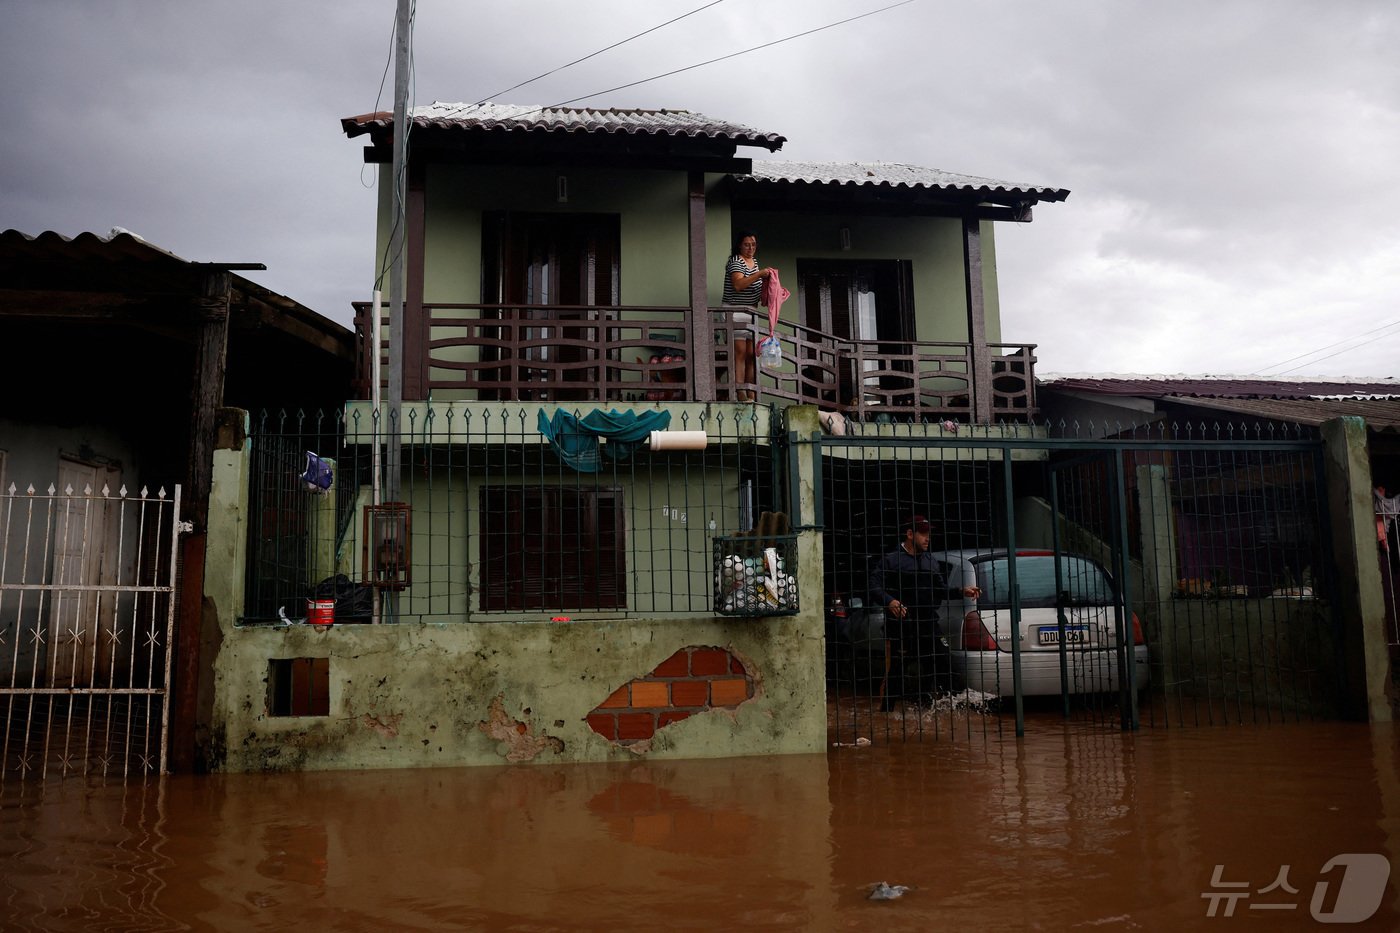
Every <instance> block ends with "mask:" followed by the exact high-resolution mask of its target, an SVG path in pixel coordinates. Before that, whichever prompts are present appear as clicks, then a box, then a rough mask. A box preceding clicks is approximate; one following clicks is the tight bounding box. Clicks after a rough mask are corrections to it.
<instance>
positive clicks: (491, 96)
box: [472, 0, 724, 107]
mask: <svg viewBox="0 0 1400 933" xmlns="http://www.w3.org/2000/svg"><path fill="white" fill-rule="evenodd" d="M723 2H724V0H711V2H710V3H707V4H705V5H704V6H702V7H697V8H695V9H693V10H691V11H690V12H689V13H682V14H681V15H680V16H677V17H675V18H674V19H668V20H666V22H664V23H660V24H658V25H656V26H653V27H651V28H650V29H647V30H644V31H642V32H639V33H637V34H636V35H635V36H628V37H627V38H626V39H623V40H621V41H619V42H614V43H613V44H612V45H609V46H606V47H604V48H601V49H599V50H598V51H596V52H589V53H588V54H587V55H585V56H583V57H582V58H576V59H574V60H573V61H571V62H569V63H568V64H567V65H560V66H559V67H558V68H554V69H551V70H550V71H546V72H544V73H543V74H537V75H535V76H534V77H533V78H530V79H529V80H528V81H521V82H520V83H519V84H516V85H513V86H511V87H508V88H506V89H505V90H504V91H497V92H496V93H494V94H489V95H487V96H486V97H483V98H482V99H481V100H479V101H477V102H476V103H475V104H473V105H472V106H473V107H480V106H481V105H482V104H484V103H486V102H487V101H490V100H494V99H495V98H497V97H500V96H501V95H502V94H509V93H510V92H511V91H515V90H519V89H520V88H522V87H524V86H525V85H527V84H534V83H535V82H536V81H538V80H540V79H541V78H547V77H549V76H550V75H552V74H556V73H557V72H560V71H563V70H564V69H565V68H572V67H573V66H574V65H577V64H579V63H580V62H586V61H588V60H589V59H590V58H594V57H596V56H598V55H602V54H603V53H604V52H610V51H612V50H613V49H615V48H617V47H618V46H620V45H626V44H627V43H628V42H631V41H632V40H633V39H640V38H641V37H642V36H645V35H648V34H650V33H653V32H656V30H658V29H661V28H664V27H666V26H669V25H671V24H672V23H678V22H680V21H681V20H683V19H685V18H686V17H687V16H694V15H695V14H696V13H700V12H703V11H705V10H708V9H709V8H710V7H712V6H718V5H719V4H721V3H723Z"/></svg>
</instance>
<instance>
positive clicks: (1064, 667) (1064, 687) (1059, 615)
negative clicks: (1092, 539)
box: [1050, 474, 1069, 719]
mask: <svg viewBox="0 0 1400 933" xmlns="http://www.w3.org/2000/svg"><path fill="white" fill-rule="evenodd" d="M1050 549H1051V550H1052V551H1054V552H1055V624H1056V625H1057V627H1058V628H1059V630H1060V650H1059V655H1060V708H1061V712H1062V713H1063V714H1064V717H1065V718H1066V719H1068V718H1069V645H1068V644H1066V641H1065V628H1066V625H1067V624H1068V622H1069V620H1068V619H1066V618H1065V608H1066V606H1065V599H1066V597H1067V596H1068V595H1069V591H1068V590H1067V589H1066V588H1065V586H1064V576H1063V573H1062V570H1063V568H1062V566H1061V564H1060V487H1059V484H1058V483H1056V482H1055V480H1054V476H1053V474H1052V476H1051V479H1050Z"/></svg>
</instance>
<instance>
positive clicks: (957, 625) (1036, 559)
mask: <svg viewBox="0 0 1400 933" xmlns="http://www.w3.org/2000/svg"><path fill="white" fill-rule="evenodd" d="M933 557H934V559H935V560H936V561H938V565H939V569H940V570H941V571H942V572H943V575H944V577H945V578H946V579H947V580H948V584H949V585H950V586H953V587H964V586H973V585H975V586H978V587H980V588H981V590H982V595H981V596H980V597H979V598H978V599H976V600H972V599H953V600H948V601H947V602H944V603H943V605H942V607H941V608H940V609H939V622H938V624H939V628H940V630H941V634H942V635H943V636H944V637H945V638H946V639H947V641H948V646H949V648H950V649H951V653H952V661H953V675H954V677H955V678H956V679H959V680H961V681H962V682H963V684H964V685H965V686H966V687H967V688H969V689H971V690H977V691H980V692H982V693H987V694H991V695H994V696H1012V695H1014V693H1015V690H1014V687H1013V678H1012V667H1011V639H1012V637H1013V634H1015V636H1016V637H1019V638H1020V640H1021V646H1020V653H1021V692H1022V694H1023V695H1024V696H1058V695H1059V694H1060V692H1061V689H1060V687H1061V672H1062V665H1061V660H1062V655H1061V651H1060V637H1061V631H1062V629H1061V626H1060V618H1059V617H1060V613H1061V612H1063V613H1064V627H1063V633H1064V642H1065V645H1064V647H1065V650H1064V653H1063V673H1064V676H1065V680H1066V682H1067V686H1068V688H1069V692H1070V693H1103V692H1113V691H1117V690H1118V688H1119V671H1118V667H1119V664H1118V660H1117V651H1116V648H1117V646H1118V634H1117V625H1118V621H1117V616H1118V611H1117V610H1118V607H1117V606H1116V605H1115V597H1114V586H1113V578H1112V577H1111V576H1110V575H1109V573H1108V571H1107V570H1105V569H1104V568H1103V567H1102V566H1101V565H1100V564H1099V563H1098V562H1097V561H1095V560H1094V559H1092V558H1089V557H1085V556H1083V555H1078V554H1064V553H1062V554H1060V555H1059V558H1058V561H1057V558H1056V556H1055V552H1054V551H1041V550H1031V549H1018V550H1017V551H1016V569H1015V573H1016V586H1017V588H1018V589H1019V591H1020V604H1021V625H1020V631H1019V632H1016V633H1013V632H1012V625H1011V590H1010V568H1009V566H1008V564H1009V560H1008V552H1007V551H1006V550H1005V549H1001V550H985V551H973V550H963V551H935V552H933ZM1057 563H1058V582H1057V576H1056V564H1057ZM1057 594H1060V595H1059V596H1057ZM1124 621H1125V624H1126V625H1127V628H1128V631H1129V632H1131V637H1132V639H1133V651H1132V659H1133V684H1134V686H1135V687H1136V688H1137V689H1142V688H1143V687H1145V686H1147V685H1148V684H1149V683H1150V682H1151V677H1152V671H1151V667H1150V666H1149V664H1148V652H1147V644H1146V641H1145V640H1144V638H1143V636H1142V626H1141V625H1140V624H1139V623H1138V618H1137V614H1136V613H1128V614H1127V616H1126V618H1125V620H1124Z"/></svg>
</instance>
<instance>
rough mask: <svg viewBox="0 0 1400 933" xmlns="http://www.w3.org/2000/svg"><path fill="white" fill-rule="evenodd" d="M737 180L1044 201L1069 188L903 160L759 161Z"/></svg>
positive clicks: (1057, 198) (1057, 197)
mask: <svg viewBox="0 0 1400 933" xmlns="http://www.w3.org/2000/svg"><path fill="white" fill-rule="evenodd" d="M734 178H735V181H737V182H740V183H744V182H788V183H792V184H809V185H833V186H847V185H849V186H855V187H881V186H884V187H890V188H908V189H911V190H915V189H927V190H934V191H945V192H959V193H964V194H981V195H1018V194H1023V195H1027V196H1030V197H1033V198H1035V199H1037V200H1041V201H1063V200H1064V199H1065V198H1067V197H1069V189H1067V188H1055V187H1052V186H1049V185H1030V184H1021V183H1018V182H1009V181H998V180H997V179H995V178H982V177H980V176H978V175H959V174H957V173H955V172H945V171H942V170H941V169H936V168H921V167H919V166H917V165H906V164H904V163H902V162H786V161H784V162H777V161H763V162H755V163H754V165H753V171H752V172H751V173H749V174H748V175H736V176H734Z"/></svg>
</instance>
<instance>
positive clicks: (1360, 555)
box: [1322, 417, 1393, 722]
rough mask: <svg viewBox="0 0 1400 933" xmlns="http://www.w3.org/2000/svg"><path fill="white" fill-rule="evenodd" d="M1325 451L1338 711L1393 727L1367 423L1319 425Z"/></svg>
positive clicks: (1340, 421) (1342, 420) (1350, 421)
mask: <svg viewBox="0 0 1400 933" xmlns="http://www.w3.org/2000/svg"><path fill="white" fill-rule="evenodd" d="M1322 440H1323V443H1324V444H1325V445H1326V452H1325V454H1324V456H1325V457H1326V467H1325V476H1326V481H1327V511H1328V518H1329V520H1330V522H1331V533H1332V558H1333V564H1334V568H1335V574H1336V581H1337V585H1336V594H1335V596H1336V622H1335V624H1336V627H1337V633H1336V634H1337V652H1338V657H1337V660H1338V673H1339V674H1340V676H1341V683H1340V685H1339V687H1340V696H1339V703H1338V706H1339V712H1340V713H1341V714H1342V715H1343V716H1345V717H1347V718H1348V719H1358V720H1362V721H1368V722H1390V721H1391V719H1392V718H1393V714H1392V710H1391V703H1390V699H1389V697H1387V695H1386V687H1387V684H1388V683H1389V681H1390V656H1389V652H1388V649H1387V647H1386V635H1385V597H1384V594H1383V592H1382V588H1381V570H1380V564H1379V561H1377V559H1376V516H1375V508H1374V505H1373V504H1372V499H1371V494H1372V493H1371V465H1370V463H1369V461H1368V460H1367V456H1366V423H1365V421H1363V420H1362V419H1361V418H1357V417H1346V418H1334V419H1332V420H1331V421H1327V422H1324V423H1323V425H1322Z"/></svg>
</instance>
